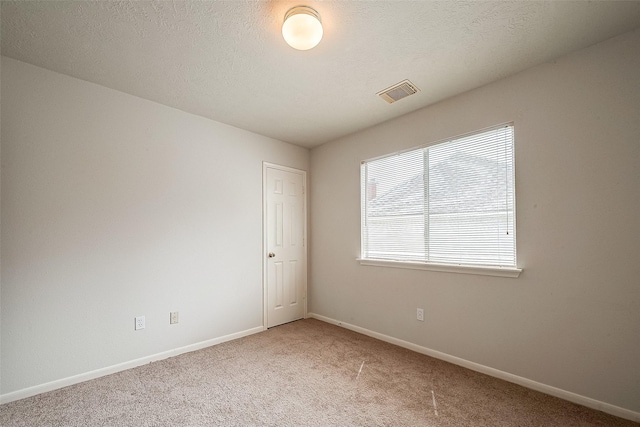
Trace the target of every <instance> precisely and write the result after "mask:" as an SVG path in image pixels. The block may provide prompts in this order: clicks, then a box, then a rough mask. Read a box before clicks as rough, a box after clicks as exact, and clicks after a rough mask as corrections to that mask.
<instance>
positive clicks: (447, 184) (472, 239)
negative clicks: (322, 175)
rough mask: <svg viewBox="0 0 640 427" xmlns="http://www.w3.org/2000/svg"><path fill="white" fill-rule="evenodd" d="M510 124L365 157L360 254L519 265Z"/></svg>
mask: <svg viewBox="0 0 640 427" xmlns="http://www.w3.org/2000/svg"><path fill="white" fill-rule="evenodd" d="M513 145H514V142H513V125H512V124H509V125H502V126H500V127H497V128H494V129H490V130H485V131H482V132H479V133H475V134H472V135H468V136H464V137H460V138H457V139H453V140H450V141H447V142H443V143H441V144H437V145H432V146H430V147H425V148H420V149H416V150H411V151H406V152H403V153H399V154H393V155H390V156H387V157H383V158H379V159H375V160H371V161H367V162H363V163H362V168H361V186H362V258H363V259H370V260H392V261H411V262H424V263H434V264H453V265H470V266H494V267H495V266H497V267H515V266H516V240H515V223H514V222H515V206H514V205H515V200H514V199H515V196H514V165H513Z"/></svg>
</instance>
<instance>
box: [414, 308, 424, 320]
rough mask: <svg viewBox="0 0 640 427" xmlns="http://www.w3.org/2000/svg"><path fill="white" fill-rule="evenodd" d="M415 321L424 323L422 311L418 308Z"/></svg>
mask: <svg viewBox="0 0 640 427" xmlns="http://www.w3.org/2000/svg"><path fill="white" fill-rule="evenodd" d="M416 319H418V320H419V321H421V322H424V309H422V308H419V309H417V310H416Z"/></svg>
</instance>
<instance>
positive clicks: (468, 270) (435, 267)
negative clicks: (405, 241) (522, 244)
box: [358, 258, 522, 278]
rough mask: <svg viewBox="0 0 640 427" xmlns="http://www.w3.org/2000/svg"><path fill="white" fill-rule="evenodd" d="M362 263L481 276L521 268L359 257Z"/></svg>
mask: <svg viewBox="0 0 640 427" xmlns="http://www.w3.org/2000/svg"><path fill="white" fill-rule="evenodd" d="M358 261H359V262H360V265H370V266H375V267H392V268H406V269H409V270H429V271H439V272H445V273H461V274H477V275H481V276H497V277H513V278H515V277H518V276H520V273H522V269H521V268H514V267H483V266H477V265H452V264H431V263H429V264H427V263H422V262H408V261H389V260H378V259H363V258H358Z"/></svg>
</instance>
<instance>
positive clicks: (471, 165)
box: [367, 153, 513, 218]
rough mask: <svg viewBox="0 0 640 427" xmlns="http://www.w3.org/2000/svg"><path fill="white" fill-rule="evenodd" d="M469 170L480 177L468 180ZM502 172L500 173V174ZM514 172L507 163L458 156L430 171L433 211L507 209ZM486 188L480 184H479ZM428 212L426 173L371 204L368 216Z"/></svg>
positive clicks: (478, 157)
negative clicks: (511, 175)
mask: <svg viewBox="0 0 640 427" xmlns="http://www.w3.org/2000/svg"><path fill="white" fill-rule="evenodd" d="M469 169H473V171H474V174H473V175H474V176H475V177H476V178H475V179H474V180H473V182H471V181H469V180H466V179H464V178H463V177H464V176H465V175H467V172H468V171H469ZM496 169H498V173H496ZM509 177H510V171H508V170H507V168H506V167H505V165H504V164H503V163H501V162H500V163H497V162H495V161H492V160H488V159H487V158H485V157H481V156H473V155H469V154H465V153H455V154H453V155H451V156H449V157H448V158H446V159H445V160H442V161H440V162H438V163H436V164H433V165H431V167H430V169H429V177H428V178H429V182H430V185H429V192H430V193H429V196H430V197H429V202H430V206H429V212H430V214H451V213H462V212H465V211H473V212H478V211H487V212H495V211H496V210H499V208H500V206H501V205H502V206H506V203H505V200H506V198H507V197H513V194H511V192H510V191H509V181H508V179H509ZM480 183H481V184H482V185H478V184H480ZM423 212H424V174H423V173H420V174H416V175H414V176H413V177H411V178H410V179H408V180H406V181H404V182H402V183H401V184H399V185H397V186H395V187H394V188H392V189H391V190H389V191H387V192H386V193H384V194H382V195H380V196H379V197H376V198H374V199H373V200H371V201H369V202H368V204H367V216H368V217H370V218H371V217H386V216H405V215H422V213H423Z"/></svg>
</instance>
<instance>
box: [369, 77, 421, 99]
mask: <svg viewBox="0 0 640 427" xmlns="http://www.w3.org/2000/svg"><path fill="white" fill-rule="evenodd" d="M419 90H420V89H418V88H417V87H416V85H414V84H413V83H411V82H410V81H409V80H403V81H401V82H400V83H398V84H395V85H393V86H391V87H388V88H386V89H385V90H383V91H381V92H378V93H377V95H380V98H382V99H384V100H385V101H387V102H388V103H389V104H391V103H393V102H396V101H399V100H401V99H402V98H406V97H407V96H409V95H413V94H414V93H416V92H418V91H419Z"/></svg>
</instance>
